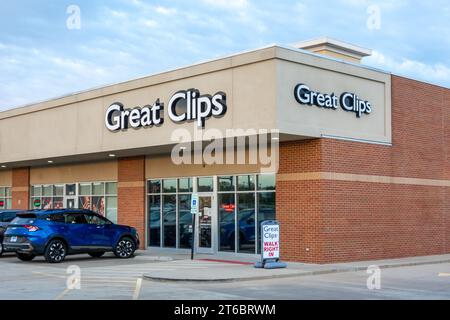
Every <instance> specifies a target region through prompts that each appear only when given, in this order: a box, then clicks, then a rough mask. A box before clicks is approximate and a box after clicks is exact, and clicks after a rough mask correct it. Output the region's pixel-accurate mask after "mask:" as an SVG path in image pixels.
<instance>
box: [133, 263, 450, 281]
mask: <svg viewBox="0 0 450 320" xmlns="http://www.w3.org/2000/svg"><path fill="white" fill-rule="evenodd" d="M441 263H450V259H446V260H437V261H423V262H405V263H398V264H385V265H378V267H379V268H380V269H391V268H400V267H412V266H421V265H428V264H441ZM374 265H375V264H374ZM367 268H368V266H360V267H342V268H332V269H325V270H316V271H301V272H296V273H290V274H280V275H270V276H258V277H241V278H239V277H238V278H215V279H198V278H197V279H189V278H178V279H177V278H168V277H158V276H152V275H150V274H144V275H143V276H142V278H143V279H144V280H147V281H157V282H194V283H216V282H221V283H225V282H237V281H252V280H266V279H282V278H296V277H303V276H315V275H323V274H333V273H345V272H358V271H364V270H367Z"/></svg>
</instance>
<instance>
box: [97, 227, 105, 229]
mask: <svg viewBox="0 0 450 320" xmlns="http://www.w3.org/2000/svg"><path fill="white" fill-rule="evenodd" d="M104 227H105V226H97V229H103V228H104Z"/></svg>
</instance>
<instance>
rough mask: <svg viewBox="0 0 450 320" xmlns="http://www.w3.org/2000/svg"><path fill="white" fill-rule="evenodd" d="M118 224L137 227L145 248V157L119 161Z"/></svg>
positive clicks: (142, 247)
mask: <svg viewBox="0 0 450 320" xmlns="http://www.w3.org/2000/svg"><path fill="white" fill-rule="evenodd" d="M118 222H119V224H124V225H129V226H132V227H135V228H136V229H137V230H138V232H139V236H140V239H141V249H144V248H145V239H146V234H145V157H144V156H142V157H130V158H121V159H119V161H118Z"/></svg>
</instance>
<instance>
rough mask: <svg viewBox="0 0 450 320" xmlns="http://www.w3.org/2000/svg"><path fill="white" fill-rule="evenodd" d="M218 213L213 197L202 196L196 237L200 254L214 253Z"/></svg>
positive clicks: (208, 195) (200, 197)
mask: <svg viewBox="0 0 450 320" xmlns="http://www.w3.org/2000/svg"><path fill="white" fill-rule="evenodd" d="M216 212H217V211H216V206H215V204H214V197H213V195H212V194H205V195H200V196H199V213H198V217H197V227H196V237H195V238H196V239H197V241H196V242H197V252H198V253H214V243H215V239H214V235H215V234H216V231H215V229H216V228H215V223H214V221H216Z"/></svg>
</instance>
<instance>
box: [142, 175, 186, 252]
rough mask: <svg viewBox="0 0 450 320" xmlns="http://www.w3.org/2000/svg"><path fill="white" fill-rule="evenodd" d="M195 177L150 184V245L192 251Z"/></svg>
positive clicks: (148, 187) (148, 198)
mask: <svg viewBox="0 0 450 320" xmlns="http://www.w3.org/2000/svg"><path fill="white" fill-rule="evenodd" d="M192 192H193V180H192V178H179V179H156V180H149V181H148V182H147V194H148V196H147V206H148V231H149V236H148V239H149V246H151V247H160V246H162V247H165V248H190V243H191V242H190V239H191V238H190V237H191V228H192V216H191V214H190V206H191V195H192Z"/></svg>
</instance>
